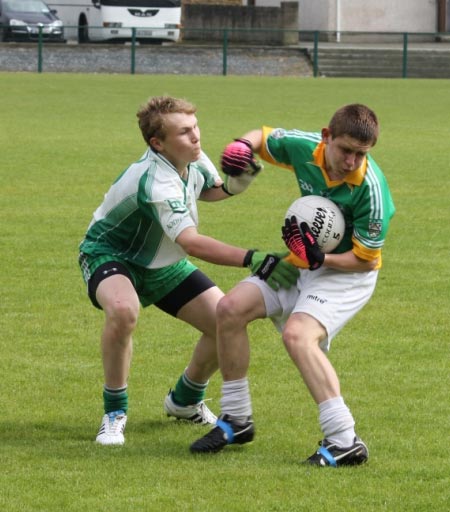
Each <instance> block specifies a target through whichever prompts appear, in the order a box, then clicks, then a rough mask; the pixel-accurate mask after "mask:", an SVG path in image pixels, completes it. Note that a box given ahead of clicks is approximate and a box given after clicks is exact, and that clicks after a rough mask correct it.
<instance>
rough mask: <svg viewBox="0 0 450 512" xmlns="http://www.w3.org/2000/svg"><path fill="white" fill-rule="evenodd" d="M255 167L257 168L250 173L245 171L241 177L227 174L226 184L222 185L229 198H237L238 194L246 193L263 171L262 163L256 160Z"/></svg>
mask: <svg viewBox="0 0 450 512" xmlns="http://www.w3.org/2000/svg"><path fill="white" fill-rule="evenodd" d="M254 165H255V168H253V169H251V170H250V171H245V172H243V173H242V174H240V175H239V176H231V175H229V174H225V178H224V184H223V185H222V188H223V190H224V191H225V192H226V193H227V194H228V195H229V196H235V195H236V194H240V193H241V192H244V190H246V189H247V187H248V186H249V185H250V183H251V182H252V181H253V180H254V179H255V178H256V176H257V175H258V174H259V173H260V172H261V171H262V170H263V166H262V164H261V163H260V162H258V161H256V160H255V161H254Z"/></svg>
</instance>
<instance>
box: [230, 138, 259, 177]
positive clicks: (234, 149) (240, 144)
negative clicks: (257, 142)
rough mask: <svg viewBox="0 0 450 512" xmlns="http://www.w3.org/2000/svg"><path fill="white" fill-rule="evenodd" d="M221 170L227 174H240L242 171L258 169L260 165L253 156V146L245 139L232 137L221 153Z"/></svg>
mask: <svg viewBox="0 0 450 512" xmlns="http://www.w3.org/2000/svg"><path fill="white" fill-rule="evenodd" d="M220 165H221V167H222V171H223V172H224V173H225V174H228V175H229V176H240V175H241V174H242V173H243V172H248V171H249V166H250V171H251V172H254V171H259V170H260V168H261V166H260V165H258V163H257V162H256V160H255V159H254V158H253V148H252V145H251V143H250V141H248V140H247V139H234V142H231V143H230V144H228V146H227V147H226V148H225V149H224V151H223V153H222V159H221V162H220Z"/></svg>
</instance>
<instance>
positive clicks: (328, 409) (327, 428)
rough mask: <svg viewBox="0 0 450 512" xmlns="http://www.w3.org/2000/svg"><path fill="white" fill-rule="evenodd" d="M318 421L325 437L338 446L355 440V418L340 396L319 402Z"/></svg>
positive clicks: (343, 445)
mask: <svg viewBox="0 0 450 512" xmlns="http://www.w3.org/2000/svg"><path fill="white" fill-rule="evenodd" d="M319 422H320V427H321V429H322V432H323V433H324V436H325V438H326V439H327V440H328V441H330V442H332V443H335V444H336V445H337V446H339V447H347V446H351V445H352V444H353V443H354V440H355V435H356V434H355V420H354V419H353V416H352V413H351V412H350V409H349V408H348V407H347V406H346V405H345V403H344V399H343V398H342V397H341V396H338V397H336V398H331V399H330V400H326V401H325V402H322V403H320V404H319Z"/></svg>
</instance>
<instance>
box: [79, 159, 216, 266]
mask: <svg viewBox="0 0 450 512" xmlns="http://www.w3.org/2000/svg"><path fill="white" fill-rule="evenodd" d="M219 178H220V177H219V174H218V172H217V170H216V168H215V167H214V165H213V163H212V162H211V161H210V160H209V158H208V157H207V156H206V155H205V154H204V153H203V154H202V156H201V158H200V159H199V160H198V161H197V162H193V163H191V164H190V165H189V173H188V177H187V180H183V179H182V178H181V177H180V175H179V173H178V172H177V170H176V169H175V167H174V166H173V165H172V164H171V163H170V162H169V161H168V160H166V159H165V158H164V157H163V156H162V155H160V154H157V153H154V152H153V151H152V150H151V149H148V150H147V151H146V153H145V154H144V155H143V157H142V158H141V159H140V160H139V161H137V162H135V163H133V164H131V165H130V166H129V167H128V168H127V169H126V170H125V171H124V172H123V173H122V174H121V175H120V176H119V177H118V178H117V180H116V181H115V183H113V185H112V186H111V188H110V189H109V191H108V192H107V194H106V195H105V198H104V201H103V202H102V204H101V205H100V206H99V207H98V208H97V210H96V211H95V212H94V217H93V219H92V221H91V223H90V225H89V227H88V230H87V233H86V236H85V238H84V240H83V241H82V242H81V244H80V251H81V252H82V253H85V254H89V255H92V256H101V255H111V256H115V257H118V258H120V259H123V260H126V261H128V262H131V263H133V264H135V265H138V266H140V267H144V268H148V269H160V268H163V267H167V266H168V265H172V264H174V263H176V262H178V261H180V260H182V259H184V258H185V257H186V253H185V251H184V250H183V248H182V247H181V246H180V245H178V244H177V243H176V242H175V240H176V238H177V236H178V235H179V234H180V233H181V232H182V231H183V230H184V229H186V228H187V227H190V226H197V225H198V212H197V202H196V201H197V199H198V197H199V196H200V194H201V192H202V191H203V190H206V189H209V188H212V187H214V185H215V181H216V180H217V179H219Z"/></svg>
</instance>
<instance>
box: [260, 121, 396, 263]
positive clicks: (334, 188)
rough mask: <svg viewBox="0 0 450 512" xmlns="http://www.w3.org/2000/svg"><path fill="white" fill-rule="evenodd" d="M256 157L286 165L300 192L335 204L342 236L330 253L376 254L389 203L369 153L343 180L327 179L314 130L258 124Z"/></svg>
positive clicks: (391, 211)
mask: <svg viewBox="0 0 450 512" xmlns="http://www.w3.org/2000/svg"><path fill="white" fill-rule="evenodd" d="M263 133H264V141H263V148H262V151H261V157H262V158H263V159H264V160H266V161H268V162H271V163H273V164H275V165H277V164H278V165H279V164H281V165H282V166H284V167H287V168H289V169H291V170H292V171H293V172H294V173H295V176H296V179H297V182H298V185H299V188H300V192H301V195H302V196H304V195H318V196H323V197H326V198H328V199H330V200H331V201H333V202H334V203H336V204H337V205H338V206H339V208H340V209H341V210H342V213H343V215H344V218H345V225H346V229H345V235H344V238H343V240H342V242H341V243H340V244H339V246H338V247H337V248H336V249H335V250H334V251H333V252H334V253H342V252H346V251H348V250H350V249H352V250H353V251H354V253H355V254H356V255H357V256H358V257H361V258H362V259H365V260H371V259H375V258H377V257H380V256H381V248H382V247H383V244H384V241H385V238H386V234H387V231H388V228H389V223H390V220H391V218H392V216H393V215H394V212H395V207H394V203H393V200H392V196H391V193H390V190H389V186H388V184H387V181H386V178H385V176H384V174H383V172H382V171H381V169H380V168H379V166H378V165H377V164H376V162H375V161H374V160H373V158H372V157H371V156H370V155H367V157H366V158H365V159H364V163H363V165H362V166H361V167H360V168H359V169H357V170H355V171H353V172H352V173H349V176H348V177H346V178H345V180H343V181H330V179H329V178H328V175H327V174H326V172H325V170H324V166H323V164H324V149H325V145H324V143H323V142H322V136H321V134H320V133H314V132H303V131H300V130H284V129H281V128H277V129H271V128H269V127H264V128H263ZM380 265H381V261H380Z"/></svg>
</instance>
